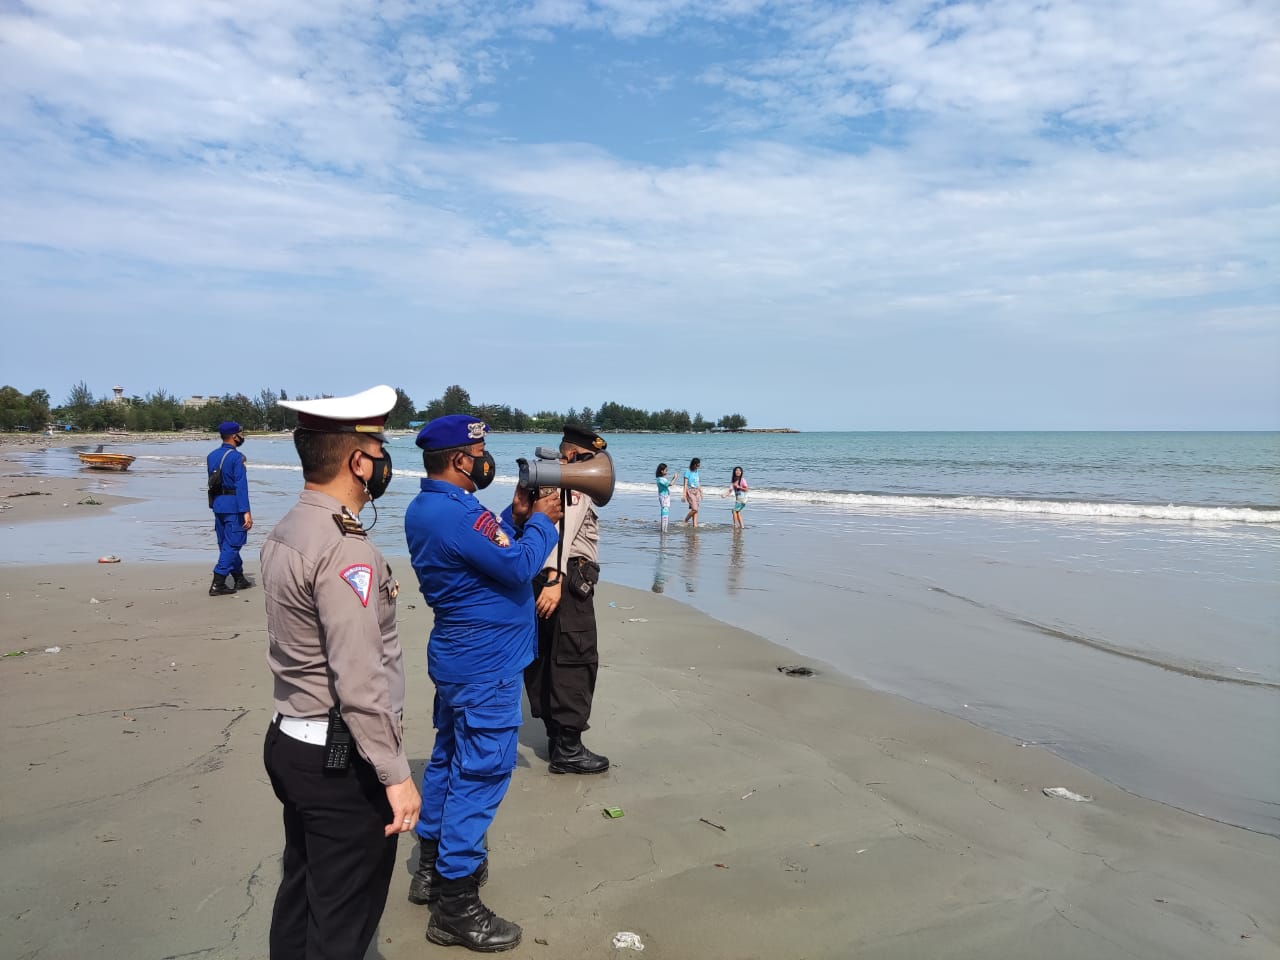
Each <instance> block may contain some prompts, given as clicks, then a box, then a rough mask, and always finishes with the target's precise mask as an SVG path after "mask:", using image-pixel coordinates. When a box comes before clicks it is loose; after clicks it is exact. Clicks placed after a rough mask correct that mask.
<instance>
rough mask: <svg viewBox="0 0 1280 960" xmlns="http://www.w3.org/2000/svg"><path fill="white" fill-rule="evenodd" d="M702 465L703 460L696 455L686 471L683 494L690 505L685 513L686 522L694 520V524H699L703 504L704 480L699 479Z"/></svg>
mask: <svg viewBox="0 0 1280 960" xmlns="http://www.w3.org/2000/svg"><path fill="white" fill-rule="evenodd" d="M701 466H702V461H701V460H700V459H698V458H697V457H694V458H693V459H692V460H690V461H689V469H688V470H686V471H685V472H684V477H683V478H684V489H683V490H682V491H681V495H682V496H683V497H684V502H685V503H687V504H688V505H689V512H688V513H686V514H685V515H684V522H685V523H688V522H689V521H690V520H692V521H693V525H694V526H695V527H696V526H697V525H698V508H699V507H701V506H702V482H701V481H700V480H699V479H698V468H699V467H701Z"/></svg>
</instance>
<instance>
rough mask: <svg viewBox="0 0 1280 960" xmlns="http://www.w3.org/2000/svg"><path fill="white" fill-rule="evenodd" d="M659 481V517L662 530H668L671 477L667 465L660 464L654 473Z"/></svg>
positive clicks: (664, 531)
mask: <svg viewBox="0 0 1280 960" xmlns="http://www.w3.org/2000/svg"><path fill="white" fill-rule="evenodd" d="M653 476H654V479H655V480H656V481H657V482H658V517H659V519H660V521H661V524H662V532H663V533H666V532H667V518H668V517H670V516H671V478H670V477H668V476H667V465H666V464H665V463H660V464H658V469H657V471H656V472H655V473H654V475H653Z"/></svg>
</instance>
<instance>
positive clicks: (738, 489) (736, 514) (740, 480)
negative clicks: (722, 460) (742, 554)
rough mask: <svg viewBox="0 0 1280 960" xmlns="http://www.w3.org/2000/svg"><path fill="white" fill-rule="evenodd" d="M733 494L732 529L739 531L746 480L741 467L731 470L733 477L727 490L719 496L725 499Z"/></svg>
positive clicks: (745, 501)
mask: <svg viewBox="0 0 1280 960" xmlns="http://www.w3.org/2000/svg"><path fill="white" fill-rule="evenodd" d="M729 494H733V528H734V529H735V530H741V529H742V528H743V527H742V510H743V508H744V507H746V505H747V478H746V477H745V476H743V475H742V468H741V467H734V468H733V475H732V476H731V477H730V479H729V489H728V490H726V491H725V492H724V493H722V494H720V496H722V497H727V496H729Z"/></svg>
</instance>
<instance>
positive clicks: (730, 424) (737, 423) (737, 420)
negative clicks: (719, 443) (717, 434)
mask: <svg viewBox="0 0 1280 960" xmlns="http://www.w3.org/2000/svg"><path fill="white" fill-rule="evenodd" d="M719 426H720V429H722V430H742V429H745V428H746V426H747V418H746V417H744V416H743V415H742V414H740V413H730V414H727V415H725V416H723V417H721V418H720V424H719Z"/></svg>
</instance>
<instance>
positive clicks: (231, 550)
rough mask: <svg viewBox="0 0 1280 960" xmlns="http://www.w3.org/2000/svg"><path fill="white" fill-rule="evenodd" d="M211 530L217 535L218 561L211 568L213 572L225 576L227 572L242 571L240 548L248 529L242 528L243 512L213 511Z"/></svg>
mask: <svg viewBox="0 0 1280 960" xmlns="http://www.w3.org/2000/svg"><path fill="white" fill-rule="evenodd" d="M213 532H214V533H216V534H217V535H218V563H217V565H216V566H215V567H214V568H213V572H214V574H216V575H217V576H219V577H225V576H226V575H227V574H229V573H244V563H242V562H241V560H240V548H241V547H243V546H244V545H245V542H246V541H247V540H248V539H249V531H247V530H245V528H244V514H242V513H215V514H214V515H213Z"/></svg>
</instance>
